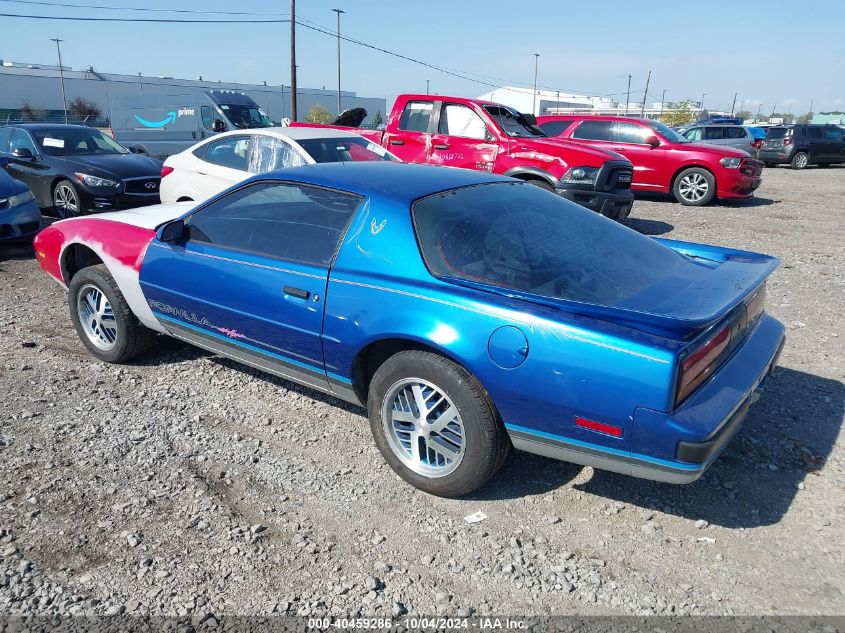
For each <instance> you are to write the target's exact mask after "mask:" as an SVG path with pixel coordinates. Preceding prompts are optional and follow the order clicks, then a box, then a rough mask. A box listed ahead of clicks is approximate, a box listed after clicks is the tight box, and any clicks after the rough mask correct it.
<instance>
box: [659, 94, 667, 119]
mask: <svg viewBox="0 0 845 633" xmlns="http://www.w3.org/2000/svg"><path fill="white" fill-rule="evenodd" d="M665 103H666V91H665V90H664V91H663V96H662V97H660V118H661V119H662V118H663V104H665Z"/></svg>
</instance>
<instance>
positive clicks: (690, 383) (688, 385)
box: [675, 324, 731, 405]
mask: <svg viewBox="0 0 845 633" xmlns="http://www.w3.org/2000/svg"><path fill="white" fill-rule="evenodd" d="M730 342H731V326H730V324H727V325H725V326H724V327H723V328H722V329H721V330H719V331H718V332H716V334H714V335H713V336H711V337H710V339H708V340H707V342H706V343H704V344H703V345H702V346H701V347H699V348H698V349H697V350H695V351H694V352H693V353H691V354H690V355H689V356H687V357H686V358H685V359H684V360H682V361H681V371H680V376H679V377H678V391H677V396H676V397H675V404H676V405H678V404H680V403H681V402H682V401H683V400H684V399H685V398H686V397H687V396H688V395H689V394H691V393H692V392H693V391H695V389H696V388H697V387H698V386H699V385H700V384H701V383H703V382H704V381H705V380H707V378H708V377H709V376H710V375H711V374H712V373H713V372H714V371H715V370H716V367H718V364H719V357H720V355H721V354H722V352H724V351H725V350H726V349H727V348H728V344H729V343H730Z"/></svg>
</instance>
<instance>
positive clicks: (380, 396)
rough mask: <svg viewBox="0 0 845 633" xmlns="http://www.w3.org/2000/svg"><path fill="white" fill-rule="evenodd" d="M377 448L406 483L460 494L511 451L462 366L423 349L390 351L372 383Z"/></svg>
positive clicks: (485, 396)
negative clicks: (395, 352) (392, 353)
mask: <svg viewBox="0 0 845 633" xmlns="http://www.w3.org/2000/svg"><path fill="white" fill-rule="evenodd" d="M368 409H369V417H370V429H371V430H372V433H373V437H374V439H375V442H376V446H378V449H379V450H380V451H381V454H382V455H383V456H384V459H385V460H386V461H387V463H388V464H389V465H390V467H391V468H392V469H393V470H394V471H395V472H396V473H397V474H398V475H399V476H400V477H402V479H404V480H405V481H407V482H408V483H409V484H411V485H412V486H415V487H416V488H419V489H420V490H423V491H425V492H428V493H430V494H433V495H437V496H440V497H460V496H463V495H466V494H468V493H470V492H472V491H473V490H476V489H477V488H480V487H481V486H482V485H484V483H486V482H487V480H489V479H490V478H491V477H492V476H493V475H494V474H495V473H496V471H497V470H498V469H499V468H500V467H501V465H502V464H503V463H504V461H505V458H506V457H507V454H508V451H509V449H510V441H509V440H508V436H507V433H506V431H505V429H504V426H503V425H502V422H501V420H500V419H499V416H498V414H497V413H496V411H495V408H494V407H493V405H492V403H491V401H490V396H489V395H488V394H487V392H486V391H485V390H484V388H483V387H482V386H481V385H480V384H479V382H478V381H477V380H476V379H475V377H473V376H472V375H471V374H469V373H468V372H467V371H466V370H465V369H464V368H463V367H461V366H459V365H456V364H455V363H453V362H452V361H450V360H448V359H446V358H443V357H442V356H438V355H437V354H433V353H431V352H425V351H421V350H408V351H404V352H399V353H398V354H395V355H394V356H391V357H390V358H389V359H388V360H387V361H385V363H384V364H383V365H382V366H381V367H379V368H378V370H377V371H376V373H375V375H374V376H373V380H372V382H371V383H370V390H369V397H368Z"/></svg>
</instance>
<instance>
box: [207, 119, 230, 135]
mask: <svg viewBox="0 0 845 633" xmlns="http://www.w3.org/2000/svg"><path fill="white" fill-rule="evenodd" d="M211 129H212V130H213V131H214V132H225V131H226V124H225V123H223V121H221V120H220V119H214V121H212V123H211Z"/></svg>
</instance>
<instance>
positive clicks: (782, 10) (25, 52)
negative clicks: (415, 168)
mask: <svg viewBox="0 0 845 633" xmlns="http://www.w3.org/2000/svg"><path fill="white" fill-rule="evenodd" d="M43 1H44V2H69V3H74V4H96V5H107V6H123V7H128V6H133V5H132V4H131V3H130V2H127V1H126V0H43ZM297 4H298V6H297V14H298V17H299V18H300V19H304V20H309V21H311V22H313V23H315V24H319V25H322V26H324V27H327V28H329V29H334V25H335V14H334V13H332V12H331V9H332V8H334V7H339V8H341V9H343V10H344V11H346V12H347V13H346V14H344V15H343V16H342V23H341V31H342V33H343V34H345V35H349V36H350V37H354V38H356V39H359V40H362V41H364V42H368V43H371V44H374V45H377V46H380V47H383V48H386V49H391V50H394V51H397V52H399V53H402V54H405V55H408V56H410V57H415V58H418V59H421V60H423V61H426V62H430V63H432V64H435V65H438V66H443V67H449V68H454V69H456V70H458V71H463V72H466V73H476V74H479V75H489V76H493V77H496V78H502V79H506V80H508V82H507V83H511V84H513V83H515V82H521V83H522V84H524V85H530V84H531V82H533V74H534V53H539V54H540V59H539V80H538V83H539V84H540V85H542V86H545V87H548V88H551V89H560V90H562V91H572V92H584V93H596V94H611V93H615V94H617V95H618V94H619V93H621V94H622V97H623V98H624V92H625V88H626V84H627V75H628V74H629V73H630V74H631V75H633V79H632V100H634V99H641V98H642V88H643V85H644V83H645V79H646V74H647V73H648V71H649V69H651V70H652V80H651V86H650V88H649V94H650V95H651V96H653V97H654V98H655V99H657V100H659V98H660V96H661V94H662V92H663V90H666V91H667V92H666V98H667V100H681V99H685V98H690V99H693V100H698V99H700V97H701V94H702V93H707V96H706V97H705V105H706V106H710V107H712V108H714V109H715V108H726V109H730V106H731V100H732V99H733V95H734V92H738V93H739V100H738V102H737V107H739V105H740V103H741V102H742V100H743V99H745V100H746V101H745V107H746V109H750V110H753V111H754V112H756V111H757V108H758V106H759V105H761V104H762V109H763V112H764V113H766V112H771V110H772V107H773V106H775V105H777V110H778V111H783V112H786V111H792V112H793V113H802V112H805V111H806V110H807V109H809V107H810V100H811V99H813V100H814V107H813V109H814V110H815V111H816V112H820V111H826V110H834V109H839V110H845V71H844V70H843V69H845V34H844V33H845V30H843V29H845V1H843V0H815V1H807V2H797V1H795V0H791V1H789V2H782V1H780V0H772V1H762V0H747V1H744V2H738V1H736V0H734V1H731V2H726V1H722V0H709V1H707V2H679V1H678V0H674V1H672V2H663V1H661V0H652V2H649V3H637V4H635V3H631V2H630V1H628V2H622V1H616V0H606V1H605V2H602V3H597V2H584V1H583V0H580V1H577V2H576V1H570V2H560V1H558V2H549V1H548V0H547V1H545V2H539V1H536V0H535V1H533V2H530V1H529V2H513V1H512V0H509V1H508V2H503V1H499V0H488V1H486V2H480V1H475V0H466V1H464V2H461V1H460V0H428V1H427V2H402V1H399V2H396V1H394V2H388V1H379V0H299V2H298V3H297ZM134 6H136V7H137V6H143V7H144V8H159V9H166V8H179V9H196V10H203V11H210V10H224V11H254V12H278V13H284V14H287V12H288V9H289V3H288V2H287V1H286V0H277V1H276V2H269V1H265V0H253V1H249V2H241V3H234V2H231V0H229V1H228V2H227V1H225V0H204V1H203V2H197V1H192V0H183V1H182V2H179V3H176V2H173V0H148V1H147V2H144V3H138V4H135V5H134ZM0 13H26V14H38V15H77V16H100V17H102V16H109V17H139V16H141V15H144V14H140V13H138V12H133V11H127V12H121V11H106V10H96V9H71V8H62V7H47V6H43V5H33V4H25V3H22V2H21V3H18V2H9V1H7V0H0ZM149 15H150V17H177V18H178V17H186V18H190V17H207V18H209V19H215V18H220V17H222V16H214V15H209V16H190V15H185V14H181V15H177V14H149ZM231 19H236V18H234V17H233V18H231ZM288 28H289V27H288V25H287V24H271V23H263V24H240V25H204V24H165V25H162V24H128V23H126V24H121V23H85V22H59V21H53V20H23V19H13V18H8V17H0V58H2V59H5V60H14V61H25V62H39V63H48V62H53V63H55V45H54V44H53V43H52V42H50V41H49V38H51V37H61V38H62V39H63V40H64V42H63V43H62V53H63V56H64V63H65V64H66V65H69V66H72V67H74V68H76V69H82V68H85V67H87V66H89V65H93V66H94V68H95V69H97V70H102V71H105V72H125V73H137V72H139V71H140V72H143V73H144V74H145V75H166V76H173V77H186V78H195V77H197V76H198V75H202V76H203V77H204V78H205V79H212V80H216V79H221V80H224V81H242V82H256V83H260V82H262V81H267V82H268V83H271V84H280V83H284V84H286V85H287V84H288V83H289V81H290V78H289V63H290V62H289V40H288ZM342 54H343V64H342V68H343V87H344V89H348V90H354V91H356V92H357V93H358V94H360V95H363V96H374V97H385V98H387V99H388V104H390V103H392V99H393V97H395V96H396V95H397V94H399V93H402V92H412V91H419V92H424V91H425V85H426V83H425V82H426V79H428V80H430V81H431V91H432V92H439V93H441V94H455V95H464V96H476V95H479V94H481V93H484V92H487V91H488V90H490V87H489V86H487V85H484V84H482V83H474V82H472V81H468V80H466V79H461V78H457V77H452V76H449V75H445V74H443V73H441V72H438V71H435V70H431V69H427V68H424V67H422V66H419V65H416V64H413V63H411V62H407V61H403V60H400V59H396V58H393V57H389V56H387V55H385V54H383V53H379V52H376V51H372V50H368V49H365V48H361V47H359V46H356V45H353V44H348V43H344V44H343V53H342ZM297 62H298V64H299V65H300V68H299V84H300V86H303V87H309V88H312V87H316V88H319V87H322V86H326V87H327V88H330V89H333V88H335V86H336V72H337V71H336V63H337V62H336V49H335V40H334V38H333V37H328V36H326V35H322V34H320V33H316V32H313V31H309V30H306V29H304V28H301V27H299V28H298V29H297ZM479 79H480V80H481V81H483V82H487V83H492V84H494V85H497V86H498V85H501V83H502V82H499V81H497V80H496V79H482V78H480V77H479ZM637 91H639V92H637ZM649 101H652V99H651V98H650V99H649Z"/></svg>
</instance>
